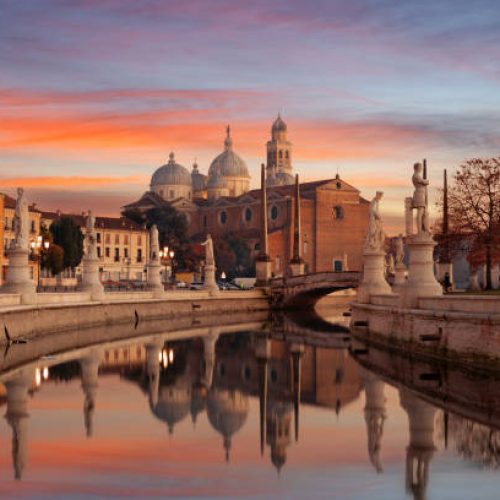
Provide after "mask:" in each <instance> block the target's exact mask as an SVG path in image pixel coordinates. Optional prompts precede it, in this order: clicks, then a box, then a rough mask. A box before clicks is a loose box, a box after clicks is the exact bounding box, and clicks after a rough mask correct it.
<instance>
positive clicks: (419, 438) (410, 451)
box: [399, 389, 436, 499]
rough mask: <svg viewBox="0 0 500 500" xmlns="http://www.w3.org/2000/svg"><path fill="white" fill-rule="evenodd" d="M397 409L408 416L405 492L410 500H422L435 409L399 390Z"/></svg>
mask: <svg viewBox="0 0 500 500" xmlns="http://www.w3.org/2000/svg"><path fill="white" fill-rule="evenodd" d="M399 394H400V401H401V406H402V407H403V408H404V410H405V411H406V413H407V414H408V423H409V430H410V443H409V445H408V447H407V448H406V489H407V491H408V493H411V494H413V496H414V498H417V499H424V498H425V492H426V489H427V484H428V482H429V466H430V462H431V460H432V457H433V455H434V452H435V450H436V447H435V446H434V416H435V414H436V408H434V407H433V406H431V405H430V404H429V403H426V402H425V401H423V400H422V399H420V398H419V397H418V396H417V395H415V394H414V393H413V392H411V391H410V390H408V389H400V393H399Z"/></svg>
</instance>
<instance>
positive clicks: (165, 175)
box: [151, 153, 193, 188]
mask: <svg viewBox="0 0 500 500" xmlns="http://www.w3.org/2000/svg"><path fill="white" fill-rule="evenodd" d="M192 182H193V181H192V179H191V174H190V173H189V171H188V169H187V168H186V167H183V166H182V165H179V164H178V163H176V162H175V158H174V153H170V155H169V160H168V163H167V164H166V165H163V166H161V167H160V168H159V169H158V170H156V172H155V173H154V174H153V177H151V187H152V188H153V187H155V186H164V185H167V186H177V185H182V186H191V185H192Z"/></svg>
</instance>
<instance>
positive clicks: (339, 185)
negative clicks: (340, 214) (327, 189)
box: [337, 181, 342, 189]
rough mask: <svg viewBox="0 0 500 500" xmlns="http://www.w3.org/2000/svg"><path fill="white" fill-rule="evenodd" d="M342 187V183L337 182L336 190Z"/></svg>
mask: <svg viewBox="0 0 500 500" xmlns="http://www.w3.org/2000/svg"><path fill="white" fill-rule="evenodd" d="M341 187H342V183H341V182H340V181H337V189H340V188H341Z"/></svg>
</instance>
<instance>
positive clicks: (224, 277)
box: [220, 271, 226, 288]
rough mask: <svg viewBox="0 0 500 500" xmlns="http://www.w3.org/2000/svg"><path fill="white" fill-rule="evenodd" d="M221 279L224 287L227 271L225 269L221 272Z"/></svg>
mask: <svg viewBox="0 0 500 500" xmlns="http://www.w3.org/2000/svg"><path fill="white" fill-rule="evenodd" d="M220 279H221V281H222V288H224V285H225V283H226V273H225V272H224V271H222V272H221V273H220Z"/></svg>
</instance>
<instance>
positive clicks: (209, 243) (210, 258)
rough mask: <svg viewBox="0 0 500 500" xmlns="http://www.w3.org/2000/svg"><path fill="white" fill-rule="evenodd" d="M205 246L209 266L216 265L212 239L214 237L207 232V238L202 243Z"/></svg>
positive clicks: (206, 261)
mask: <svg viewBox="0 0 500 500" xmlns="http://www.w3.org/2000/svg"><path fill="white" fill-rule="evenodd" d="M202 245H204V246H205V247H206V248H205V264H206V265H207V266H213V265H215V259H214V244H213V241H212V237H211V236H210V235H209V234H207V239H206V241H204V242H203V243H202Z"/></svg>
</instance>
